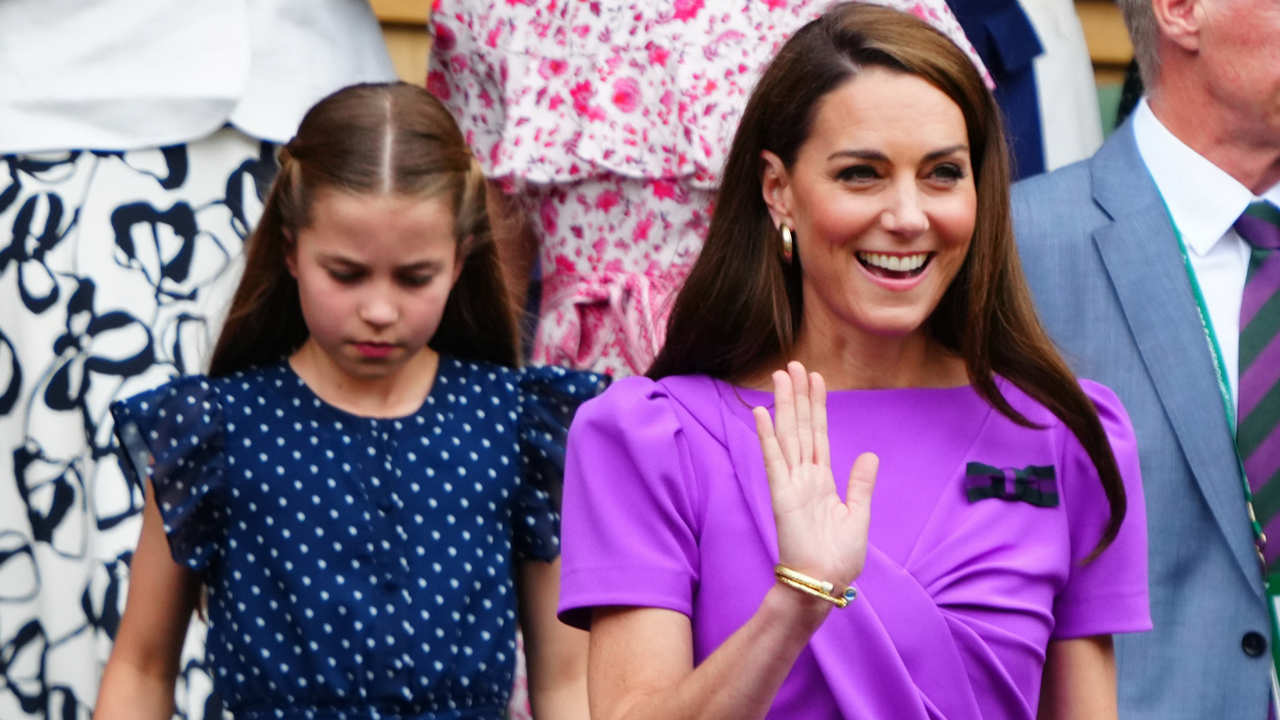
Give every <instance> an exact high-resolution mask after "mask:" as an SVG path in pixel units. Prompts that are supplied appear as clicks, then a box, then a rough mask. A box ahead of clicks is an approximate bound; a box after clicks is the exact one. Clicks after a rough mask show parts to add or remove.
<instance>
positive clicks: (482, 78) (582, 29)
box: [427, 0, 986, 376]
mask: <svg viewBox="0 0 1280 720" xmlns="http://www.w3.org/2000/svg"><path fill="white" fill-rule="evenodd" d="M876 2H877V3H878V4H882V5H887V6H890V7H894V8H898V9H901V10H904V11H908V12H911V13H913V14H915V15H917V16H918V17H921V18H923V19H925V20H926V21H928V22H930V23H932V24H933V25H934V26H935V27H937V28H939V29H940V30H942V31H943V32H944V33H946V34H947V35H948V36H949V37H951V38H952V39H953V40H955V41H956V42H957V44H959V45H960V46H961V47H962V48H964V49H965V50H966V52H968V53H969V55H970V57H972V58H973V59H974V62H975V64H977V65H978V66H979V68H980V69H981V70H982V72H983V73H984V76H985V72H986V71H985V69H983V68H982V65H981V61H979V60H978V59H977V55H976V53H974V52H973V49H972V47H971V46H970V45H969V43H968V41H967V40H966V39H965V37H964V34H963V32H962V31H961V30H960V26H959V25H958V24H957V22H956V20H955V18H954V17H953V16H952V14H951V12H950V10H948V9H947V6H946V4H945V3H944V2H943V1H942V0H876ZM831 4H832V3H831V0H740V1H738V2H729V1H728V0H632V1H627V2H623V1H619V0H590V1H588V0H496V1H490V0H483V1H478V0H436V3H435V9H434V12H433V15H432V18H431V33H432V35H433V37H434V45H433V48H432V54H431V63H430V71H429V73H428V76H427V87H428V88H429V89H430V90H431V91H432V92H433V93H435V94H436V96H437V97H439V98H440V99H441V100H442V101H444V103H445V104H446V105H447V106H448V107H449V109H450V110H451V111H452V112H453V114H454V116H455V117H456V118H457V119H458V122H459V124H460V125H461V126H462V129H463V132H464V133H465V134H466V138H467V142H468V143H469V144H470V146H471V147H472V148H473V150H474V151H475V153H476V155H477V157H478V158H479V160H480V162H481V164H482V166H483V167H484V169H485V171H486V173H487V174H488V175H489V176H490V177H491V178H493V179H495V180H498V181H500V182H501V183H502V184H503V186H504V189H505V190H506V191H507V192H509V193H512V194H514V195H516V196H518V198H519V201H520V203H521V205H522V206H523V207H524V209H525V211H526V212H527V214H528V216H529V217H530V218H531V220H532V222H533V225H534V228H535V230H536V232H537V233H538V236H539V239H540V250H539V252H540V257H539V261H540V266H541V269H542V283H543V287H542V301H541V308H540V313H539V323H538V328H537V331H536V334H535V339H534V348H533V360H534V362H535V363H547V364H557V365H567V366H570V367H577V368H584V369H591V370H594V371H597V372H607V373H611V374H613V375H615V376H618V375H631V374H637V373H642V372H644V371H645V370H646V369H647V367H648V365H649V363H650V361H652V359H653V357H654V355H655V354H656V353H657V351H658V349H659V347H660V346H661V344H662V339H663V334H664V332H665V329H666V317H667V314H668V312H669V310H670V305H671V300H672V296H673V294H674V291H675V290H676V289H677V288H678V287H679V285H680V283H681V282H682V281H683V279H684V277H685V275H686V273H687V272H688V269H689V267H690V265H691V264H692V262H693V260H694V259H695V258H696V257H697V254H698V250H699V249H700V248H701V247H702V241H703V239H704V237H705V236H706V231H707V226H708V224H709V221H710V217H711V209H712V200H713V191H714V189H715V188H716V187H717V185H718V184H719V178H720V171H721V166H722V165H723V163H724V160H725V157H726V155H727V154H728V150H729V145H730V142H731V141H732V139H733V134H734V132H735V131H736V129H737V126H738V119H739V116H740V115H741V113H742V110H743V108H744V107H745V106H746V102H747V98H748V96H749V95H750V93H751V90H752V88H753V87H754V85H755V81H756V78H757V77H758V76H759V74H760V72H762V70H763V68H764V66H765V65H766V64H767V63H768V61H769V60H770V59H771V58H772V57H773V54H774V52H775V51H776V50H777V49H778V47H779V46H781V44H782V43H783V42H784V41H785V40H786V39H787V38H788V37H789V36H790V35H791V34H792V33H793V32H794V31H795V30H797V29H798V28H799V27H800V26H801V25H803V24H804V23H806V22H808V21H810V20H812V19H814V18H815V17H817V16H818V15H819V14H821V12H822V11H823V10H824V9H826V8H827V7H829V6H830V5H831Z"/></svg>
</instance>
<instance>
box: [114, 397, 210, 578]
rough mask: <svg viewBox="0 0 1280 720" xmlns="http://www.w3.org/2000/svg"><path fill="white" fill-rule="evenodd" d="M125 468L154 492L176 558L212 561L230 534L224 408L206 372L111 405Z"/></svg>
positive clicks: (198, 567) (195, 564)
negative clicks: (220, 543)
mask: <svg viewBox="0 0 1280 720" xmlns="http://www.w3.org/2000/svg"><path fill="white" fill-rule="evenodd" d="M111 414H112V416H113V418H114V420H115V435H116V440H117V441H118V442H119V453H120V460H121V467H122V468H123V469H124V471H125V475H126V476H127V477H128V478H129V479H130V480H131V481H133V482H134V483H136V484H137V485H138V486H139V487H142V486H143V484H144V483H145V482H146V481H147V480H150V481H151V485H152V487H153V488H154V491H155V499H156V504H157V505H158V506H159V508H160V515H161V517H162V518H163V519H164V530H165V534H166V535H167V536H168V538H169V549H170V552H171V553H172V554H173V559H174V561H175V562H177V563H178V564H180V565H184V566H186V567H188V568H190V569H192V570H195V571H202V570H204V569H205V568H207V567H208V566H209V563H210V561H211V560H212V559H213V557H214V555H215V554H216V551H217V548H218V546H219V542H220V539H221V538H222V536H223V534H224V532H225V522H224V520H225V517H226V503H225V493H226V468H225V455H224V453H223V449H224V447H225V444H224V438H223V432H224V430H223V428H224V425H223V421H222V408H221V405H220V404H219V402H218V400H217V398H216V396H215V395H214V392H213V390H212V388H211V386H210V384H209V381H208V380H207V379H205V378H199V377H187V378H179V379H177V380H174V381H172V382H170V383H168V384H167V385H163V386H161V387H159V388H156V389H154V390H149V391H146V392H143V393H140V394H138V395H135V396H133V397H131V398H129V399H127V400H121V401H119V402H116V403H113V404H112V405H111Z"/></svg>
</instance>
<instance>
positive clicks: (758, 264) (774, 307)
mask: <svg viewBox="0 0 1280 720" xmlns="http://www.w3.org/2000/svg"><path fill="white" fill-rule="evenodd" d="M867 67H879V68H887V69H890V70H893V71H897V72H902V73H909V74H911V75H916V76H918V77H920V78H923V79H924V80H926V81H928V82H929V83H930V84H932V85H933V86H934V87H936V88H938V89H939V90H941V91H942V92H943V93H945V94H946V95H947V96H948V97H950V98H951V100H952V101H953V102H955V103H956V105H958V106H959V107H960V109H961V111H962V112H963V114H964V119H965V124H966V127H967V130H968V140H969V151H970V157H971V162H972V163H973V168H974V173H975V181H976V185H977V188H976V189H977V198H978V206H977V218H976V224H975V229H974V234H973V239H972V243H971V245H970V249H969V254H968V256H967V257H966V259H965V261H964V263H963V265H962V266H961V268H960V270H959V272H958V273H957V275H956V277H955V278H954V280H953V281H952V283H951V286H950V287H949V288H948V289H947V291H946V292H945V293H944V295H943V297H942V299H941V301H940V302H939V304H938V307H937V308H936V309H935V310H934V312H933V314H932V315H931V316H930V318H929V319H928V321H927V322H926V325H925V331H926V332H927V333H929V335H930V336H931V337H932V338H934V339H935V340H936V341H937V342H938V343H940V344H941V345H943V346H944V347H946V348H948V349H950V350H952V351H954V352H956V353H957V354H958V355H960V356H961V357H962V358H963V359H964V363H965V368H966V371H967V372H968V376H969V380H970V382H971V383H972V384H973V386H974V388H975V390H976V391H977V392H978V393H979V395H981V396H982V397H983V398H984V399H985V400H986V401H987V402H988V403H990V404H991V405H992V407H994V408H996V410H998V411H999V412H1000V413H1001V414H1003V415H1005V416H1006V417H1008V418H1009V419H1011V420H1013V421H1014V422H1016V423H1018V424H1020V425H1024V426H1028V427H1035V425H1034V424H1033V423H1031V422H1030V421H1029V420H1028V419H1027V418H1026V417H1024V416H1023V415H1022V414H1021V413H1019V412H1018V411H1017V410H1015V409H1014V408H1013V407H1012V406H1010V405H1009V402H1008V401H1007V400H1006V399H1005V398H1004V396H1003V395H1001V393H1000V391H999V389H998V387H997V386H996V382H995V377H994V375H995V374H996V373H999V374H1000V375H1002V376H1004V377H1005V378H1007V379H1008V380H1009V381H1010V382H1012V383H1013V384H1014V385H1016V386H1017V387H1019V388H1021V389H1022V390H1023V391H1024V392H1026V393H1027V394H1028V395H1030V396H1031V397H1033V398H1035V399H1036V400H1037V401H1039V402H1040V403H1041V404H1042V405H1044V406H1045V407H1046V408H1048V409H1049V410H1050V411H1051V412H1053V414H1054V415H1055V416H1057V417H1058V418H1059V419H1061V420H1062V422H1063V423H1064V424H1065V425H1066V426H1067V428H1068V429H1070V430H1071V432H1072V433H1074V434H1075V436H1076V438H1078V439H1079V441H1080V444H1081V445H1082V446H1083V447H1084V449H1085V451H1086V452H1087V453H1088V454H1089V458H1090V459H1091V460H1092V461H1093V464H1094V466H1095V467H1096V468H1097V471H1098V475H1099V478H1100V479H1101V482H1102V487H1103V490H1104V491H1105V493H1106V496H1107V501H1108V503H1109V504H1110V509H1111V516H1110V520H1109V521H1108V523H1107V526H1106V528H1105V530H1104V532H1103V535H1102V538H1101V540H1100V541H1099V543H1098V545H1097V546H1096V547H1095V548H1094V550H1093V555H1091V556H1090V559H1092V557H1094V556H1096V555H1097V553H1099V552H1101V551H1102V550H1103V549H1104V548H1105V547H1106V546H1107V545H1108V544H1110V543H1111V541H1113V540H1114V539H1115V537H1116V533H1117V532H1119V530H1120V524H1121V522H1122V521H1123V519H1124V514H1125V494H1124V485H1123V481H1122V479H1121V477H1120V471H1119V468H1118V467H1117V466H1116V460H1115V456H1114V454H1113V453H1112V451H1111V445H1110V443H1109V442H1108V440H1107V435H1106V432H1105V431H1104V430H1103V428H1102V424H1101V422H1100V421H1099V419H1098V413H1097V409H1096V408H1095V407H1094V405H1093V403H1092V402H1091V401H1090V400H1089V398H1088V396H1086V395H1085V393H1084V391H1083V390H1082V389H1081V388H1080V385H1079V383H1078V382H1077V381H1076V379H1075V376H1074V375H1073V373H1072V372H1071V370H1070V368H1069V367H1068V366H1067V364H1066V362H1065V361H1063V359H1062V357H1061V356H1060V355H1059V354H1058V352H1057V350H1056V349H1055V348H1054V345H1053V343H1052V341H1051V340H1050V339H1049V337H1048V335H1047V333H1046V332H1045V331H1044V329H1043V328H1042V327H1041V325H1040V321H1039V319H1038V318H1037V317H1036V314H1035V310H1034V307H1033V305H1032V300H1031V294H1030V291H1029V290H1028V288H1027V285H1026V280H1025V279H1024V277H1023V275H1022V269H1021V265H1020V264H1019V261H1018V254H1017V248H1016V245H1015V243H1014V239H1013V224H1012V220H1011V217H1010V203H1009V183H1010V176H1009V159H1008V149H1007V146H1006V143H1005V139H1004V134H1003V130H1002V127H1001V123H1000V111H999V109H998V107H997V106H996V104H995V100H994V98H993V97H992V96H991V93H990V92H988V91H987V89H986V87H985V85H984V84H983V81H982V78H981V77H980V76H979V74H978V72H977V70H976V69H975V68H974V66H973V64H972V63H971V62H970V61H969V59H968V57H967V56H965V54H964V53H963V52H962V51H961V50H960V49H959V48H958V47H956V46H955V45H954V44H953V43H952V42H951V41H950V40H949V39H947V37H946V36H944V35H942V34H941V33H939V32H937V31H936V30H934V29H933V28H931V27H930V26H929V25H928V24H926V23H924V22H923V21H921V20H918V19H916V18H915V17H912V16H910V15H907V14H905V13H900V12H897V11H894V10H890V9H887V8H883V7H879V6H875V5H870V4H862V3H845V4H840V5H836V6H834V7H832V8H830V9H829V10H828V11H827V12H826V13H825V14H824V15H823V16H822V17H821V18H819V19H817V20H815V21H813V22H811V23H809V24H808V25H806V26H804V27H803V28H801V29H800V30H799V31H798V32H797V33H796V34H795V35H794V36H792V38H791V39H790V40H789V41H788V42H787V43H786V44H785V45H784V46H783V47H782V49H781V50H780V51H779V52H778V55H777V57H776V58H774V60H773V62H772V63H771V64H770V65H769V67H768V69H767V70H766V71H765V73H764V75H763V76H762V77H761V79H760V81H759V83H758V84H757V85H756V88H755V90H754V92H753V93H752V95H751V98H750V100H749V101H748V102H747V107H746V110H745V112H744V114H743V116H742V121H741V124H740V125H739V126H738V130H737V133H736V134H735V135H734V139H733V145H732V147H731V149H730V151H729V156H728V159H727V161H726V165H725V169H724V180H723V182H722V184H721V186H720V191H719V194H718V196H717V200H716V204H715V211H714V213H713V215H712V218H711V226H710V229H709V232H708V236H707V241H706V245H705V246H704V247H703V249H702V253H701V255H700V256H699V257H698V260H697V262H696V263H695V264H694V266H693V268H692V270H691V272H690V275H689V278H688V280H687V281H686V282H685V284H684V287H683V288H682V290H681V291H680V293H679V295H677V297H676V300H675V305H674V307H673V309H672V313H671V319H670V321H669V324H668V330H667V337H666V344H665V345H664V347H663V349H662V351H661V352H660V353H659V354H658V357H657V358H656V359H655V360H654V363H653V366H652V367H651V368H650V369H649V372H648V376H649V377H651V378H654V379H657V378H661V377H665V376H667V375H678V374H687V373H699V374H706V375H711V376H714V377H717V378H722V379H725V380H734V379H739V378H742V377H744V376H746V375H749V374H752V373H756V372H759V371H761V370H763V369H765V368H768V367H770V366H775V365H779V364H780V363H781V362H782V361H783V360H784V359H785V358H787V357H789V356H790V354H791V352H792V349H793V347H794V345H795V341H796V335H797V332H798V331H799V329H800V324H801V319H802V317H803V313H804V306H803V297H802V294H801V267H802V263H803V258H802V257H800V256H799V255H798V254H797V256H796V257H795V258H794V260H793V261H792V262H791V263H790V264H785V263H783V262H782V261H781V259H780V256H779V252H778V248H779V246H780V243H781V239H780V237H779V233H778V230H777V229H776V228H775V227H774V226H773V222H772V220H771V217H770V215H769V211H768V207H767V206H766V205H765V202H764V198H763V194H762V192H761V173H762V169H763V168H762V160H761V152H762V151H764V150H769V151H771V152H773V153H774V154H775V155H777V156H778V157H779V158H780V159H781V160H782V162H783V164H784V165H786V167H788V168H791V167H792V165H793V163H794V162H795V158H796V153H797V152H798V150H799V149H800V146H801V145H803V144H804V142H805V140H806V139H807V138H808V136H809V132H810V128H811V127H812V124H813V120H814V113H815V108H816V107H817V105H818V102H819V100H821V99H822V98H823V97H824V96H825V95H826V94H827V93H829V92H831V91H833V90H835V89H836V88H837V87H839V86H841V85H843V84H844V83H846V82H848V81H850V80H851V79H853V78H854V77H855V76H856V75H857V74H858V73H859V72H860V71H861V70H862V69H863V68H867Z"/></svg>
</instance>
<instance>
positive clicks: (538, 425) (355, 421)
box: [112, 357, 604, 718]
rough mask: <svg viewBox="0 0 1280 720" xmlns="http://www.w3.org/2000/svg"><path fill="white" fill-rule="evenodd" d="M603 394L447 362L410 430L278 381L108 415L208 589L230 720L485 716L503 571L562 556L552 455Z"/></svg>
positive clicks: (180, 396) (192, 386) (553, 374)
mask: <svg viewBox="0 0 1280 720" xmlns="http://www.w3.org/2000/svg"><path fill="white" fill-rule="evenodd" d="M603 384H604V380H603V378H601V377H599V376H595V375H591V374H588V373H579V372H572V371H566V370H564V369H561V368H525V369H520V370H513V369H510V368H504V367H501V366H496V365H486V364H480V363H469V362H463V361H459V360H457V359H454V358H447V357H442V358H441V363H440V370H439V373H438V375H437V377H436V381H435V384H434V385H433V387H432V389H431V393H430V394H429V396H428V397H427V399H426V401H425V402H424V403H423V405H422V407H421V408H420V409H419V410H418V412H416V413H414V414H413V415H409V416H406V417H401V418H386V419H382V418H367V417H359V416H356V415H352V414H349V413H346V412H344V411H342V410H339V409H337V408H335V407H333V406H331V405H328V404H327V403H325V402H324V401H322V400H320V398H318V397H317V396H316V395H315V394H314V393H312V392H311V390H310V389H309V388H308V387H307V386H306V385H305V384H304V383H303V382H302V381H301V379H300V378H298V376H297V375H296V374H294V373H293V371H292V370H291V369H290V368H289V366H288V365H287V364H280V365H277V366H273V367H269V368H262V369H256V370H253V371H249V372H245V373H238V374H235V375H232V376H229V377H225V378H217V379H210V378H204V377H188V378H179V379H176V380H174V381H172V382H170V383H169V384H167V385H165V386H162V387H161V388H158V389H156V390H152V391H149V392H146V393H143V394H141V395H138V396H135V397H133V398H131V399H129V400H126V401H124V402H122V403H117V404H116V405H115V406H113V407H112V412H113V414H114V415H115V419H116V426H117V436H118V438H119V439H120V441H121V444H122V446H123V450H124V453H123V455H124V456H125V457H126V459H132V464H133V466H134V468H135V470H136V469H141V470H142V472H143V474H144V475H145V474H147V473H148V469H147V468H145V467H143V466H142V464H141V463H140V462H139V459H145V458H148V456H149V457H150V458H151V467H150V469H149V474H150V477H151V479H152V483H153V485H154V487H155V493H156V499H157V502H158V504H159V506H160V510H161V515H162V516H163V518H164V521H165V532H166V534H167V535H168V537H169V543H170V548H171V550H172V552H173V556H174V559H175V560H176V561H177V562H179V563H181V564H183V565H185V566H187V567H189V568H191V569H193V570H196V571H199V572H201V573H202V574H203V578H204V581H205V583H206V584H207V585H208V588H209V606H208V619H209V634H208V639H207V644H206V654H207V660H208V665H209V668H210V672H211V673H212V675H213V678H214V685H215V690H216V691H217V692H218V694H219V695H220V696H221V697H222V698H223V700H224V703H225V704H226V707H227V709H228V710H230V711H231V712H233V713H234V714H235V715H236V717H244V718H276V717H289V718H294V717H298V718H310V717H317V718H320V717H323V718H347V717H350V718H371V717H399V718H464V717H465V718H489V717H492V718H499V717H502V715H503V712H504V708H505V706H506V703H507V696H508V694H509V692H510V688H511V675H512V670H513V667H514V657H515V656H514V651H515V624H516V588H515V583H514V572H513V571H514V564H515V563H516V562H517V561H519V560H520V559H523V558H532V559H540V560H550V559H553V558H555V557H556V556H557V555H558V554H559V539H558V533H559V516H558V512H557V508H558V493H559V487H560V475H561V468H562V467H563V453H564V438H565V435H566V433H567V428H568V424H569V420H570V419H571V417H572V414H573V411H574V410H575V409H576V408H577V406H578V405H579V404H580V403H581V402H583V401H584V400H586V399H589V398H590V397H593V396H595V395H596V394H598V393H599V392H600V391H601V390H602V389H603ZM143 462H145V460H143ZM125 464H126V465H129V464H130V463H129V462H126V463H125ZM135 475H136V472H135ZM286 709H287V710H286ZM282 713H283V714H282Z"/></svg>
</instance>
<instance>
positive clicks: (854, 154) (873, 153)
mask: <svg viewBox="0 0 1280 720" xmlns="http://www.w3.org/2000/svg"><path fill="white" fill-rule="evenodd" d="M961 151H963V152H968V151H969V146H968V145H964V144H960V145H950V146H948V147H944V148H939V149H937V150H934V151H933V152H930V153H927V154H925V156H924V160H925V162H929V161H932V160H937V159H938V158H943V157H946V156H948V155H953V154H955V153H957V152H961ZM837 158H854V159H858V160H878V161H885V160H888V159H889V158H888V157H887V156H886V155H885V154H884V153H882V152H880V151H879V150H862V149H856V150H837V151H836V152H833V153H831V154H830V155H828V156H827V159H828V160H835V159H837Z"/></svg>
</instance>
